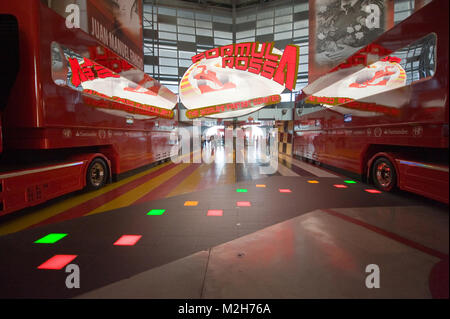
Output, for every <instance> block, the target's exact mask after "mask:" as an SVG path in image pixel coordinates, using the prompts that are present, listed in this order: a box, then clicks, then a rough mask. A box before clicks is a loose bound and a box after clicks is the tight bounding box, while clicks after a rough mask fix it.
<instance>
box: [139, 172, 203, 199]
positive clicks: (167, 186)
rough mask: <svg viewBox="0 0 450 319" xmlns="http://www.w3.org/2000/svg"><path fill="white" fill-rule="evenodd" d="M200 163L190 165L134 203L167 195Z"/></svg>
mask: <svg viewBox="0 0 450 319" xmlns="http://www.w3.org/2000/svg"><path fill="white" fill-rule="evenodd" d="M199 165H201V164H191V165H189V166H188V167H186V168H185V169H184V170H182V171H181V172H179V173H178V174H176V175H175V176H173V177H171V178H170V179H168V180H167V181H166V182H165V183H163V184H161V185H160V186H158V187H156V188H155V189H154V190H152V191H151V192H150V193H148V194H146V195H144V196H143V197H141V198H139V199H138V200H137V201H135V202H134V203H133V204H139V203H143V202H148V201H150V200H155V199H160V198H164V197H166V196H167V195H168V194H169V193H170V192H171V191H172V190H173V189H174V188H175V187H176V186H177V185H178V184H180V183H181V182H182V181H184V180H185V179H186V177H188V176H189V175H191V174H192V172H194V171H195V169H197V168H198V167H199Z"/></svg>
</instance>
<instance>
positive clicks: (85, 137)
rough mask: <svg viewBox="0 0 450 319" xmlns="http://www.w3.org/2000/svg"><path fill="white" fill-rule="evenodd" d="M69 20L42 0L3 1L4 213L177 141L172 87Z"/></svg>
mask: <svg viewBox="0 0 450 319" xmlns="http://www.w3.org/2000/svg"><path fill="white" fill-rule="evenodd" d="M65 22H66V21H65V19H64V18H63V17H62V16H60V15H58V14H57V13H56V12H54V11H53V10H52V9H50V8H49V7H47V5H46V4H44V1H42V2H41V1H36V0H26V1H2V2H1V3H0V39H1V44H2V49H1V51H0V61H1V63H2V65H1V66H0V68H1V71H0V72H1V73H0V127H1V136H0V137H1V138H0V141H1V142H0V151H1V155H0V156H1V158H0V216H1V215H4V214H7V213H10V212H13V211H16V210H19V209H22V208H25V207H28V206H33V205H37V204H39V203H42V202H45V201H47V200H49V199H51V198H55V197H57V196H61V195H63V194H67V193H69V192H73V191H76V190H80V189H83V188H85V187H87V188H89V189H98V188H100V187H102V186H103V185H104V184H105V183H108V182H110V181H112V180H113V179H114V178H116V177H119V176H120V175H121V174H123V173H125V172H130V171H132V170H134V169H136V168H139V167H142V166H144V165H148V164H151V163H156V162H158V161H161V160H163V159H167V158H169V157H170V156H171V150H172V146H173V145H174V144H175V143H176V141H177V136H176V135H175V134H174V133H176V131H177V120H176V116H175V112H174V110H172V109H173V107H175V105H176V95H175V94H173V93H172V92H170V91H169V90H167V89H166V88H164V87H163V86H161V85H160V84H159V83H158V82H157V81H154V80H153V79H151V78H150V77H149V76H148V75H146V74H144V72H142V70H140V69H138V68H136V67H134V66H133V65H131V64H130V63H128V62H127V61H126V60H125V59H123V58H121V57H120V56H119V55H118V54H115V53H114V52H113V51H112V50H110V49H108V48H107V47H105V46H103V45H101V44H100V42H99V41H97V40H96V39H94V38H93V37H91V35H90V34H88V33H87V32H84V31H83V30H81V29H76V28H72V29H71V28H67V27H66V24H65ZM152 99H153V100H152ZM155 99H157V100H158V99H159V100H158V101H162V102H161V103H162V104H164V105H162V106H161V105H157V104H154V103H153V102H152V103H147V101H155Z"/></svg>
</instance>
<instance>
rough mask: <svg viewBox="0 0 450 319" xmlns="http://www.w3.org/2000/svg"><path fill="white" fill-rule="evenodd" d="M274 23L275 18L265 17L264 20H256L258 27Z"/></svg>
mask: <svg viewBox="0 0 450 319" xmlns="http://www.w3.org/2000/svg"><path fill="white" fill-rule="evenodd" d="M272 25H273V19H264V20H258V21H256V26H257V27H258V28H261V27H270V26H272Z"/></svg>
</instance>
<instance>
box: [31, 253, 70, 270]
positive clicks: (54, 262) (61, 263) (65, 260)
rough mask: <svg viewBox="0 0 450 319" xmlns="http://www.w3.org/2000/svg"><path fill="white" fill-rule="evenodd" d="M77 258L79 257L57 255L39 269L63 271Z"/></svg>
mask: <svg viewBox="0 0 450 319" xmlns="http://www.w3.org/2000/svg"><path fill="white" fill-rule="evenodd" d="M77 257H78V255H55V256H53V257H52V258H50V259H49V260H47V261H46V262H44V263H43V264H42V265H40V266H39V267H37V268H38V269H54V270H56V269H62V268H63V267H65V266H66V265H67V264H69V263H70V262H71V261H72V260H74V259H75V258H77Z"/></svg>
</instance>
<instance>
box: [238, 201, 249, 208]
mask: <svg viewBox="0 0 450 319" xmlns="http://www.w3.org/2000/svg"><path fill="white" fill-rule="evenodd" d="M236 206H238V207H250V206H252V204H251V203H250V202H236Z"/></svg>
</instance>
